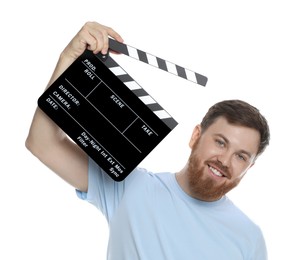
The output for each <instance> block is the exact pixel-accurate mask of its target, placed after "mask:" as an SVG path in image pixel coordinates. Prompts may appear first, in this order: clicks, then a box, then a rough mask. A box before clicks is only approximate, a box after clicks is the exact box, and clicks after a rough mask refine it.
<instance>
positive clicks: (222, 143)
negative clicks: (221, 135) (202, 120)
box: [215, 139, 225, 147]
mask: <svg viewBox="0 0 299 260" xmlns="http://www.w3.org/2000/svg"><path fill="white" fill-rule="evenodd" d="M215 142H216V144H217V145H218V146H220V147H225V142H224V141H223V140H221V139H216V140H215Z"/></svg>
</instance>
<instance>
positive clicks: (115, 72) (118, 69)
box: [110, 67, 127, 76]
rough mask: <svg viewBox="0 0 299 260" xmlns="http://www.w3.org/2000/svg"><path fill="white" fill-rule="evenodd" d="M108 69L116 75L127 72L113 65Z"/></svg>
mask: <svg viewBox="0 0 299 260" xmlns="http://www.w3.org/2000/svg"><path fill="white" fill-rule="evenodd" d="M110 70H111V71H112V72H113V74H114V75H116V76H120V75H124V74H127V73H126V72H125V71H124V70H123V69H122V68H121V67H113V68H110Z"/></svg>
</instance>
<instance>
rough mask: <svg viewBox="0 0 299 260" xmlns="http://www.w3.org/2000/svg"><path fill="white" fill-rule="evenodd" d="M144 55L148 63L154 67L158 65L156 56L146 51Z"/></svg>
mask: <svg viewBox="0 0 299 260" xmlns="http://www.w3.org/2000/svg"><path fill="white" fill-rule="evenodd" d="M146 55H147V60H148V63H149V64H150V65H153V66H155V67H157V68H158V67H159V66H158V62H157V58H156V56H153V55H151V54H149V53H147V54H146Z"/></svg>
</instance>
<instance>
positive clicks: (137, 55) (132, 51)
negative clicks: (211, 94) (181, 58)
mask: <svg viewBox="0 0 299 260" xmlns="http://www.w3.org/2000/svg"><path fill="white" fill-rule="evenodd" d="M109 47H110V49H111V50H113V51H116V52H120V53H123V54H125V55H127V56H130V57H131V58H134V59H137V60H139V61H142V62H144V63H147V64H149V65H152V66H154V67H156V68H159V69H161V70H164V71H167V72H169V73H171V74H174V75H176V76H179V77H181V78H184V79H186V80H189V81H192V82H194V83H197V84H199V85H202V86H205V85H206V84H207V81H208V78H207V77H205V76H203V75H201V74H199V73H197V72H194V71H192V70H189V69H186V68H184V67H181V66H179V65H176V64H174V63H172V62H169V61H167V60H164V59H161V58H159V57H156V56H154V55H152V54H149V53H147V52H144V51H141V50H139V49H137V48H135V47H132V46H130V45H126V44H123V43H120V42H117V41H115V40H113V39H111V38H109Z"/></svg>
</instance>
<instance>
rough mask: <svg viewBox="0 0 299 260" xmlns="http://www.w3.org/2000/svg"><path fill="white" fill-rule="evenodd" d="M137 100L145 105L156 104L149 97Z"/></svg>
mask: <svg viewBox="0 0 299 260" xmlns="http://www.w3.org/2000/svg"><path fill="white" fill-rule="evenodd" d="M139 98H140V100H141V101H142V102H143V103H144V104H146V105H148V104H153V103H157V102H156V101H155V100H154V99H153V98H152V97H151V96H142V97H139Z"/></svg>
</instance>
